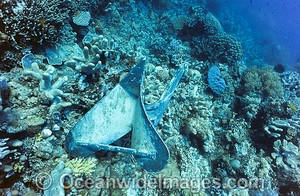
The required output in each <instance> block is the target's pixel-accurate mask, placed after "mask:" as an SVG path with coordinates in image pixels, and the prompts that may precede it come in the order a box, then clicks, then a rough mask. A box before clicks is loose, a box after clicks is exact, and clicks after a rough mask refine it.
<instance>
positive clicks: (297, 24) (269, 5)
mask: <svg viewBox="0 0 300 196" xmlns="http://www.w3.org/2000/svg"><path fill="white" fill-rule="evenodd" d="M207 3H208V5H210V6H211V8H212V10H215V12H216V14H218V13H220V12H221V8H222V7H224V6H225V7H229V8H230V9H231V11H232V12H231V14H232V15H233V16H234V17H236V20H237V21H247V23H248V27H250V28H251V30H252V36H253V37H255V38H256V39H257V40H260V43H261V44H263V45H264V47H263V48H264V50H270V46H271V45H272V47H271V48H272V49H271V50H272V51H270V52H271V57H266V59H267V60H269V62H270V63H276V62H273V61H272V60H270V58H272V59H273V60H274V59H276V58H278V56H277V57H276V54H277V55H279V56H280V58H279V59H277V63H282V64H284V65H285V66H286V67H287V68H288V69H298V70H299V67H300V65H299V62H300V44H299V43H300V21H299V18H300V1H296V0H273V1H270V0H243V1H237V0H220V1H218V0H217V1H214V0H212V1H207ZM268 46H269V47H268ZM265 52H266V51H265ZM265 52H262V53H265ZM279 53H280V54H279Z"/></svg>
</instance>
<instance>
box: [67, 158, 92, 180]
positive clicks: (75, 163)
mask: <svg viewBox="0 0 300 196" xmlns="http://www.w3.org/2000/svg"><path fill="white" fill-rule="evenodd" d="M96 164H97V159H96V158H75V159H72V160H70V161H68V162H66V164H65V165H66V167H68V168H70V169H71V170H72V172H73V174H74V175H75V176H91V175H92V173H93V172H94V171H95V167H96Z"/></svg>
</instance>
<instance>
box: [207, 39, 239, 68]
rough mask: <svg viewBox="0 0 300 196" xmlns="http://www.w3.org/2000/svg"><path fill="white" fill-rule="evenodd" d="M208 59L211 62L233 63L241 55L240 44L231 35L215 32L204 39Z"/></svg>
mask: <svg viewBox="0 0 300 196" xmlns="http://www.w3.org/2000/svg"><path fill="white" fill-rule="evenodd" d="M204 48H205V52H206V54H207V56H208V59H209V60H210V61H213V62H219V63H227V64H234V63H236V62H237V61H239V60H241V59H242V57H243V50H242V46H241V44H240V42H239V41H237V40H236V39H235V38H234V37H233V36H231V35H227V34H216V35H212V36H209V37H208V38H207V39H206V40H205V41H204Z"/></svg>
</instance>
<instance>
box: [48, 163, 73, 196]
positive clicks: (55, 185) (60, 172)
mask: <svg viewBox="0 0 300 196" xmlns="http://www.w3.org/2000/svg"><path fill="white" fill-rule="evenodd" d="M70 174H72V170H71V169H70V168H67V167H65V164H64V162H62V161H61V162H59V163H58V164H57V165H56V167H55V168H54V169H53V170H52V171H51V174H50V176H48V177H47V178H46V179H45V181H44V183H43V185H44V186H43V187H44V188H43V189H44V190H45V191H44V194H43V196H53V195H56V196H65V190H64V188H63V187H62V186H61V184H60V183H61V181H62V180H64V179H61V177H62V176H68V175H70Z"/></svg>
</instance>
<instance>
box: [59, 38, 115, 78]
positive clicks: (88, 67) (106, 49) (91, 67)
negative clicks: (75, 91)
mask: <svg viewBox="0 0 300 196" xmlns="http://www.w3.org/2000/svg"><path fill="white" fill-rule="evenodd" d="M82 42H83V44H84V47H83V55H84V57H83V58H82V57H77V56H75V57H73V60H70V61H67V62H66V63H65V64H66V65H67V66H69V67H72V68H74V69H76V70H77V71H80V72H82V73H83V74H85V75H90V74H93V73H95V72H97V71H98V70H100V68H102V67H104V66H105V64H106V63H107V60H108V59H109V60H113V61H114V62H117V61H119V59H120V53H119V52H118V51H117V50H116V44H115V42H114V41H113V40H108V39H107V38H105V37H104V36H103V35H97V34H87V35H86V36H85V37H84V39H83V41H82Z"/></svg>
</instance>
